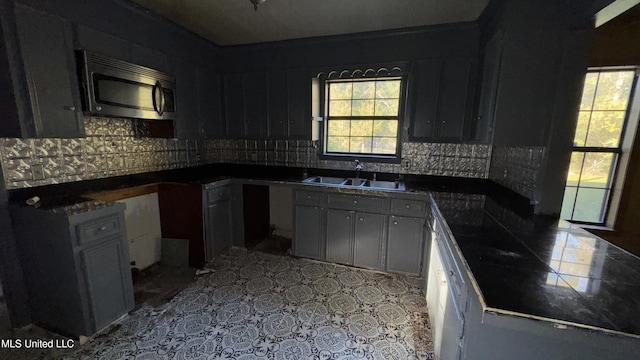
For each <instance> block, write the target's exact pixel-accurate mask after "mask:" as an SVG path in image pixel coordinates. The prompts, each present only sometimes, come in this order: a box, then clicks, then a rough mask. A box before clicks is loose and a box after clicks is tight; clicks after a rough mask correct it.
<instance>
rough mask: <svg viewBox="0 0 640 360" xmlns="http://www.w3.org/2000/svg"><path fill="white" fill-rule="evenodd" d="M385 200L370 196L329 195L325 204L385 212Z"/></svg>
mask: <svg viewBox="0 0 640 360" xmlns="http://www.w3.org/2000/svg"><path fill="white" fill-rule="evenodd" d="M387 202H388V201H387V199H386V198H382V197H372V196H357V195H345V194H329V195H328V196H327V204H328V205H329V206H333V207H339V208H344V209H353V210H366V211H380V212H382V211H385V210H386V209H387Z"/></svg>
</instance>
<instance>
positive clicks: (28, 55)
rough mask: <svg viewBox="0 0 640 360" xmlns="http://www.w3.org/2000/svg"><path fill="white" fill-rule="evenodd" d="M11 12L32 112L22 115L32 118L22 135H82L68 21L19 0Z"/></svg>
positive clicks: (28, 120)
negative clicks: (14, 21)
mask: <svg viewBox="0 0 640 360" xmlns="http://www.w3.org/2000/svg"><path fill="white" fill-rule="evenodd" d="M15 13H16V25H17V30H18V39H19V41H20V50H21V52H22V58H23V60H24V69H25V73H26V77H27V79H26V80H27V87H28V90H29V97H30V101H31V110H32V112H33V114H32V115H33V119H25V123H30V122H31V121H33V124H32V126H26V128H27V129H29V130H27V131H26V132H27V133H29V132H33V134H26V135H28V136H38V137H73V138H75V137H81V136H83V134H82V129H83V126H82V112H81V107H80V91H79V88H78V78H77V75H76V71H75V61H74V56H73V44H72V35H71V25H70V24H69V23H67V22H65V21H64V20H63V19H61V18H59V17H57V16H54V15H51V14H47V13H43V12H40V11H37V10H33V9H31V8H28V7H25V6H22V5H19V4H16V8H15ZM25 125H26V124H25ZM30 125H31V124H30ZM23 135H25V131H23Z"/></svg>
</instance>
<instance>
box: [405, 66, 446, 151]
mask: <svg viewBox="0 0 640 360" xmlns="http://www.w3.org/2000/svg"><path fill="white" fill-rule="evenodd" d="M441 72H442V61H440V60H423V61H418V79H417V83H416V87H415V94H416V95H415V98H414V101H415V105H414V113H413V123H412V126H411V136H412V137H413V138H417V139H432V138H434V137H435V129H436V127H435V124H436V121H437V118H438V103H439V96H440V75H441Z"/></svg>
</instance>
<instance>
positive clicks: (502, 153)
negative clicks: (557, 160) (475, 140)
mask: <svg viewBox="0 0 640 360" xmlns="http://www.w3.org/2000/svg"><path fill="white" fill-rule="evenodd" d="M544 151H545V148H544V147H540V146H494V147H493V150H492V152H493V153H492V155H491V168H490V170H489V179H491V180H493V181H495V182H497V183H499V184H501V185H503V186H505V187H507V188H509V189H511V190H513V191H515V192H517V193H518V194H520V195H522V196H525V197H527V198H529V199H533V197H534V191H535V188H536V183H537V181H538V174H539V171H540V167H541V166H542V162H543V161H544Z"/></svg>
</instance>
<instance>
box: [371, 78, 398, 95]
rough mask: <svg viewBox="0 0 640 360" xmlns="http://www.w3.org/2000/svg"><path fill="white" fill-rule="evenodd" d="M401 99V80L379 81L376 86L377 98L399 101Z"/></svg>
mask: <svg viewBox="0 0 640 360" xmlns="http://www.w3.org/2000/svg"><path fill="white" fill-rule="evenodd" d="M399 97H400V80H385V81H378V83H377V84H376V98H378V99H397V98H399Z"/></svg>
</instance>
